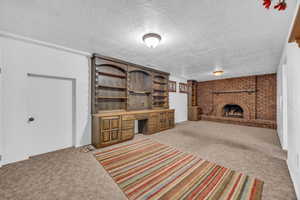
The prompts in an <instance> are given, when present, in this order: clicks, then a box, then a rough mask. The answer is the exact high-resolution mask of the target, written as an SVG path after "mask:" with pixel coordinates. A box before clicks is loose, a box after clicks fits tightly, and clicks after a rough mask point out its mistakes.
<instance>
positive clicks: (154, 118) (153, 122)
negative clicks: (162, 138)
mask: <svg viewBox="0 0 300 200" xmlns="http://www.w3.org/2000/svg"><path fill="white" fill-rule="evenodd" d="M159 130H160V129H159V113H151V114H150V115H149V119H148V134H153V133H156V132H158V131H159Z"/></svg>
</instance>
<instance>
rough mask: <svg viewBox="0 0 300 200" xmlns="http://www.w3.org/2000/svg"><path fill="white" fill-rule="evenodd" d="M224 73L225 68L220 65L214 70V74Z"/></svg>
mask: <svg viewBox="0 0 300 200" xmlns="http://www.w3.org/2000/svg"><path fill="white" fill-rule="evenodd" d="M223 74H224V70H223V69H222V68H220V67H218V68H216V69H215V70H214V71H213V75H214V76H221V75H223Z"/></svg>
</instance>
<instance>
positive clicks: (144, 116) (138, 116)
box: [135, 114, 149, 119]
mask: <svg viewBox="0 0 300 200" xmlns="http://www.w3.org/2000/svg"><path fill="white" fill-rule="evenodd" d="M135 118H136V119H148V118H149V115H148V114H136V115H135Z"/></svg>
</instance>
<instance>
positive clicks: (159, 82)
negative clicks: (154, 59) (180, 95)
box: [153, 81, 167, 85]
mask: <svg viewBox="0 0 300 200" xmlns="http://www.w3.org/2000/svg"><path fill="white" fill-rule="evenodd" d="M153 82H154V83H156V84H161V85H166V84H167V83H166V82H161V81H153Z"/></svg>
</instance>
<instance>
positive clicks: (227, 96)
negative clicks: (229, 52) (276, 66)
mask: <svg viewBox="0 0 300 200" xmlns="http://www.w3.org/2000/svg"><path fill="white" fill-rule="evenodd" d="M197 104H198V106H199V107H200V108H201V110H202V115H201V119H203V120H212V121H218V122H224V123H234V124H240V125H247V126H257V127H266V128H276V74H268V75H259V76H248V77H240V78H231V79H222V80H214V81H205V82H198V83H197ZM227 104H236V105H239V106H240V107H241V108H242V109H243V118H235V117H225V116H224V111H223V108H224V106H225V105H227Z"/></svg>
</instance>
